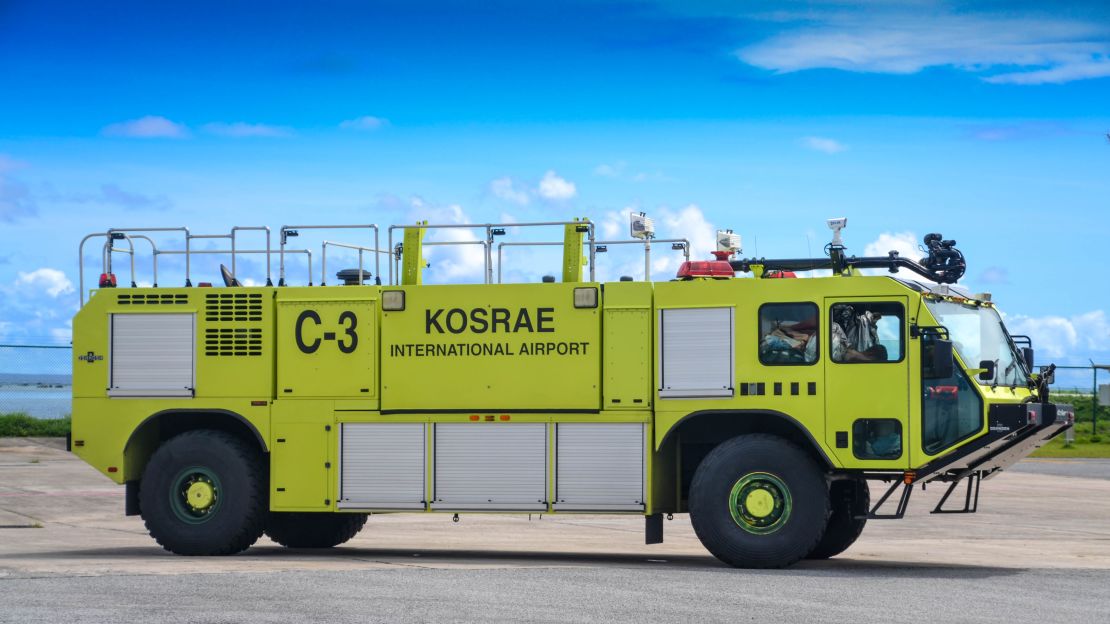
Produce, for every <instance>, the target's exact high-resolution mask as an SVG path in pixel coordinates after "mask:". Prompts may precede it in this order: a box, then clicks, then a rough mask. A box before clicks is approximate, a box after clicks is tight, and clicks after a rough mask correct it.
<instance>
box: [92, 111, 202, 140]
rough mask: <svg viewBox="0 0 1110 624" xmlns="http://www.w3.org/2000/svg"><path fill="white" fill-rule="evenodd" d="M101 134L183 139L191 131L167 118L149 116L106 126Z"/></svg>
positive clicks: (139, 137) (137, 137)
mask: <svg viewBox="0 0 1110 624" xmlns="http://www.w3.org/2000/svg"><path fill="white" fill-rule="evenodd" d="M101 134H103V135H104V136H112V137H130V138H135V139H183V138H185V137H187V136H189V129H188V128H186V127H185V125H184V124H179V123H177V122H175V121H170V120H169V119H166V118H165V117H161V116H158V115H147V116H146V117H140V118H138V119H132V120H129V121H121V122H119V123H114V124H110V125H108V126H105V127H104V129H103V130H102V131H101Z"/></svg>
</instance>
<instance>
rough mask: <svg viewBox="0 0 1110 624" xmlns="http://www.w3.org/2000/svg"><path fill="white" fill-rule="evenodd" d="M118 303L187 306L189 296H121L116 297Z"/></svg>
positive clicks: (160, 294)
mask: <svg viewBox="0 0 1110 624" xmlns="http://www.w3.org/2000/svg"><path fill="white" fill-rule="evenodd" d="M116 302H117V303H119V304H120V305H187V304H188V303H189V295H187V294H184V293H182V294H176V295H172V294H169V293H164V294H163V293H149V294H131V293H128V294H120V295H116Z"/></svg>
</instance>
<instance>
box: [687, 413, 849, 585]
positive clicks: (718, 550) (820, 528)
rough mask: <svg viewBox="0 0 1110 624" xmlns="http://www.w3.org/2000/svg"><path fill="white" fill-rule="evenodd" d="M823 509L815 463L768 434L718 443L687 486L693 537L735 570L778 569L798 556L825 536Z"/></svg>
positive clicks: (821, 482)
mask: <svg viewBox="0 0 1110 624" xmlns="http://www.w3.org/2000/svg"><path fill="white" fill-rule="evenodd" d="M828 510H829V499H828V490H827V489H826V486H825V479H824V475H823V474H822V473H821V470H820V468H819V467H818V466H817V464H816V462H814V461H813V459H812V458H811V457H810V456H809V455H808V454H807V453H806V452H805V451H803V450H802V449H801V448H799V447H798V446H797V445H795V444H793V443H791V442H789V441H787V440H784V439H782V438H779V437H777V436H772V435H764V434H750V435H742V436H738V437H735V438H732V439H731V440H728V441H726V442H723V443H722V444H720V445H719V446H717V447H716V448H715V449H713V450H712V451H710V453H709V454H708V455H707V456H706V457H705V459H704V460H703V461H702V463H701V465H700V466H698V469H697V472H696V473H695V474H694V480H693V482H692V483H691V485H690V521H691V523H692V524H693V526H694V532H695V533H697V536H698V539H700V540H701V542H702V544H704V545H705V547H706V548H707V549H708V550H709V552H711V553H713V555H714V556H715V557H717V558H718V559H720V560H721V561H724V562H725V563H727V564H729V565H733V566H737V567H742V568H778V567H783V566H787V565H790V564H792V563H794V562H796V561H798V560H799V559H801V558H802V557H805V556H806V554H808V553H809V552H811V551H812V550H813V548H814V546H816V545H817V543H818V542H819V541H820V539H821V536H822V534H823V533H824V531H825V525H826V520H827V517H828V512H829V511H828Z"/></svg>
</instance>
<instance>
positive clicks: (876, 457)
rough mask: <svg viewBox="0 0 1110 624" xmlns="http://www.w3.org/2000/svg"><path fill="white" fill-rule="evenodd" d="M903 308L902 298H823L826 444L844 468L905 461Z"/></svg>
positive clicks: (906, 391)
mask: <svg viewBox="0 0 1110 624" xmlns="http://www.w3.org/2000/svg"><path fill="white" fill-rule="evenodd" d="M906 307H907V298H906V297H890V296H884V297H838V298H826V299H825V304H824V314H823V316H824V322H823V323H822V325H821V327H822V334H823V343H822V348H823V349H824V352H825V354H826V357H825V392H824V394H825V436H826V439H825V442H826V444H827V445H828V447H829V448H832V449H833V450H834V452H835V453H836V456H837V458H838V459H839V460H840V463H841V465H842V466H844V467H846V468H864V469H904V468H907V467H909V453H908V452H907V450H906V449H907V446H908V441H909V439H910V419H909V415H910V367H909V353H908V350H909V347H908V344H907V343H908V340H907V337H908V336H907V334H908V332H907V329H906V327H907V325H906Z"/></svg>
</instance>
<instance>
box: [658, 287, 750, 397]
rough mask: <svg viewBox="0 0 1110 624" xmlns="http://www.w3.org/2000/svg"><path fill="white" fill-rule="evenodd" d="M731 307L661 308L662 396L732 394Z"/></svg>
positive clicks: (660, 384) (660, 363) (660, 378)
mask: <svg viewBox="0 0 1110 624" xmlns="http://www.w3.org/2000/svg"><path fill="white" fill-rule="evenodd" d="M732 314H733V309H732V308H681V309H667V310H660V311H659V333H660V336H659V338H660V340H659V342H660V348H659V396H660V397H663V398H674V397H731V396H732V395H733V387H734V382H733V379H734V378H735V375H734V366H733V361H734V356H735V340H734V338H735V337H734V335H733V334H734V332H733V319H732Z"/></svg>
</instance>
